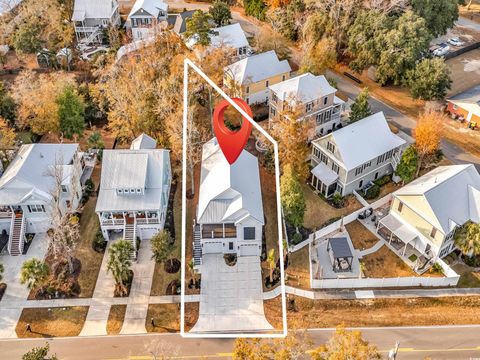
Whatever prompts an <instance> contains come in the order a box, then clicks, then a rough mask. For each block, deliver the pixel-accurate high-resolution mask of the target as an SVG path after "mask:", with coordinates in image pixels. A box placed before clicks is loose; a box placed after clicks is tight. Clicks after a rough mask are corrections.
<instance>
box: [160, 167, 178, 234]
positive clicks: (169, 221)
mask: <svg viewBox="0 0 480 360" xmlns="http://www.w3.org/2000/svg"><path fill="white" fill-rule="evenodd" d="M177 187H178V183H177V180H176V176H175V177H174V179H173V181H172V185H170V195H169V197H168V207H167V215H166V216H165V225H164V227H163V228H164V229H165V230H168V232H169V233H170V236H171V237H172V239H174V241H175V222H174V216H173V208H174V206H173V202H174V200H175V192H176V191H177Z"/></svg>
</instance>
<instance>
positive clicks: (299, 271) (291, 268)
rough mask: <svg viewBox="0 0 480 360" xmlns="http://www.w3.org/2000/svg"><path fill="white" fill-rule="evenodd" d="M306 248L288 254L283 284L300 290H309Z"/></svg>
mask: <svg viewBox="0 0 480 360" xmlns="http://www.w3.org/2000/svg"><path fill="white" fill-rule="evenodd" d="M308 249H309V247H308V246H304V247H303V248H301V249H300V250H298V251H295V252H291V253H289V254H288V267H287V270H286V276H285V283H286V284H287V285H290V286H295V287H299V288H302V289H310V268H309V253H308Z"/></svg>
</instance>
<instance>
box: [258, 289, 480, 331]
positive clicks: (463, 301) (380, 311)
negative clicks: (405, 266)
mask: <svg viewBox="0 0 480 360" xmlns="http://www.w3.org/2000/svg"><path fill="white" fill-rule="evenodd" d="M289 298H291V299H294V303H295V309H296V311H292V310H287V320H288V326H289V328H290V329H304V328H317V327H318V328H332V327H336V326H338V325H341V324H343V325H345V326H347V327H350V326H351V327H360V326H409V325H412V324H415V325H417V326H427V325H464V324H476V323H478V314H479V312H480V297H448V298H416V299H373V300H310V299H305V298H300V297H295V296H289ZM264 308H265V314H266V316H267V320H268V321H269V322H270V323H271V324H272V325H274V326H275V324H278V321H281V320H279V319H281V315H282V314H281V310H280V312H279V310H278V309H281V307H280V298H279V297H277V298H275V299H273V300H268V301H264Z"/></svg>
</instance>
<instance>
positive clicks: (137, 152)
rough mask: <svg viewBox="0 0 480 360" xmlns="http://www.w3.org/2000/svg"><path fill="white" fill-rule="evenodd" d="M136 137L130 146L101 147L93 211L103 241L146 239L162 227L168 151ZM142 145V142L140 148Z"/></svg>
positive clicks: (168, 174) (169, 175)
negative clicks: (103, 149) (100, 170)
mask: <svg viewBox="0 0 480 360" xmlns="http://www.w3.org/2000/svg"><path fill="white" fill-rule="evenodd" d="M141 137H142V138H144V139H143V141H142V140H141V138H137V139H136V140H135V141H134V144H132V147H131V148H130V149H126V150H105V151H104V152H103V160H102V174H101V182H100V192H99V194H98V200H97V206H96V209H95V211H96V213H97V215H98V217H99V219H100V226H101V229H102V233H103V236H104V238H105V240H107V241H108V240H113V239H115V238H117V237H122V238H124V239H127V240H130V241H132V244H133V246H134V248H136V243H135V240H136V238H137V237H138V238H139V239H140V240H148V239H150V238H151V237H152V236H153V235H155V234H156V233H157V232H158V231H160V230H161V229H163V226H164V224H165V217H166V213H167V207H168V198H169V194H170V184H171V180H172V173H171V168H170V152H169V151H168V150H164V149H155V148H152V146H151V143H152V141H155V140H153V139H151V138H149V139H148V141H146V139H145V137H146V135H142V136H141ZM142 144H143V145H145V146H144V147H142Z"/></svg>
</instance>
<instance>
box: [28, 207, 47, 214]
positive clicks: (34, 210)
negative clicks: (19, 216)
mask: <svg viewBox="0 0 480 360" xmlns="http://www.w3.org/2000/svg"><path fill="white" fill-rule="evenodd" d="M28 211H29V212H31V213H39V212H45V206H43V205H28Z"/></svg>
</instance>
